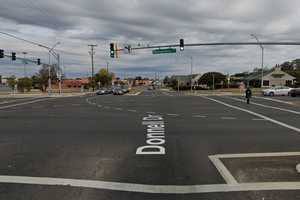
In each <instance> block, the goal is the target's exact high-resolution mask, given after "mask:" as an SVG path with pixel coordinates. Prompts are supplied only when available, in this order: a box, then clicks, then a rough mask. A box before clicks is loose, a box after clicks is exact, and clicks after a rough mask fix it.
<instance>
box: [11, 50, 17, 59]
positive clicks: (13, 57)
mask: <svg viewBox="0 0 300 200" xmlns="http://www.w3.org/2000/svg"><path fill="white" fill-rule="evenodd" d="M11 60H17V56H16V53H15V52H12V53H11Z"/></svg>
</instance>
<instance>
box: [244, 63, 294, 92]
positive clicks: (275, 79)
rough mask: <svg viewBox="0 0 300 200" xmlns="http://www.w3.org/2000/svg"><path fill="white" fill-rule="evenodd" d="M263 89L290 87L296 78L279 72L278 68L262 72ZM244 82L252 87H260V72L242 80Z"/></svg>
mask: <svg viewBox="0 0 300 200" xmlns="http://www.w3.org/2000/svg"><path fill="white" fill-rule="evenodd" d="M263 74H264V76H263V87H271V86H291V85H293V84H294V82H295V80H296V78H295V77H294V76H291V75H290V74H288V73H286V72H284V71H282V70H281V67H280V66H276V67H274V68H273V69H272V70H269V71H264V73H263ZM244 82H246V83H247V84H249V85H250V86H253V87H259V86H260V85H261V71H258V72H254V73H251V74H249V75H248V76H247V77H245V78H244Z"/></svg>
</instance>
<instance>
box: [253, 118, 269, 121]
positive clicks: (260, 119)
mask: <svg viewBox="0 0 300 200" xmlns="http://www.w3.org/2000/svg"><path fill="white" fill-rule="evenodd" d="M252 120H253V121H266V120H265V119H262V118H253V119H252Z"/></svg>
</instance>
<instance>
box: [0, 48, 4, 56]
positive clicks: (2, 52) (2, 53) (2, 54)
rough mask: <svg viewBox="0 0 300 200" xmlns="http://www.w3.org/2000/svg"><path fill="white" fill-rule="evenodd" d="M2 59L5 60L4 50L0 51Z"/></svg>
mask: <svg viewBox="0 0 300 200" xmlns="http://www.w3.org/2000/svg"><path fill="white" fill-rule="evenodd" d="M0 58H4V50H3V49H0Z"/></svg>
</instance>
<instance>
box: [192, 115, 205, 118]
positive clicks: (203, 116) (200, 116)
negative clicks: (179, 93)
mask: <svg viewBox="0 0 300 200" xmlns="http://www.w3.org/2000/svg"><path fill="white" fill-rule="evenodd" d="M193 117H197V118H206V117H207V116H205V115H193Z"/></svg>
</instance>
